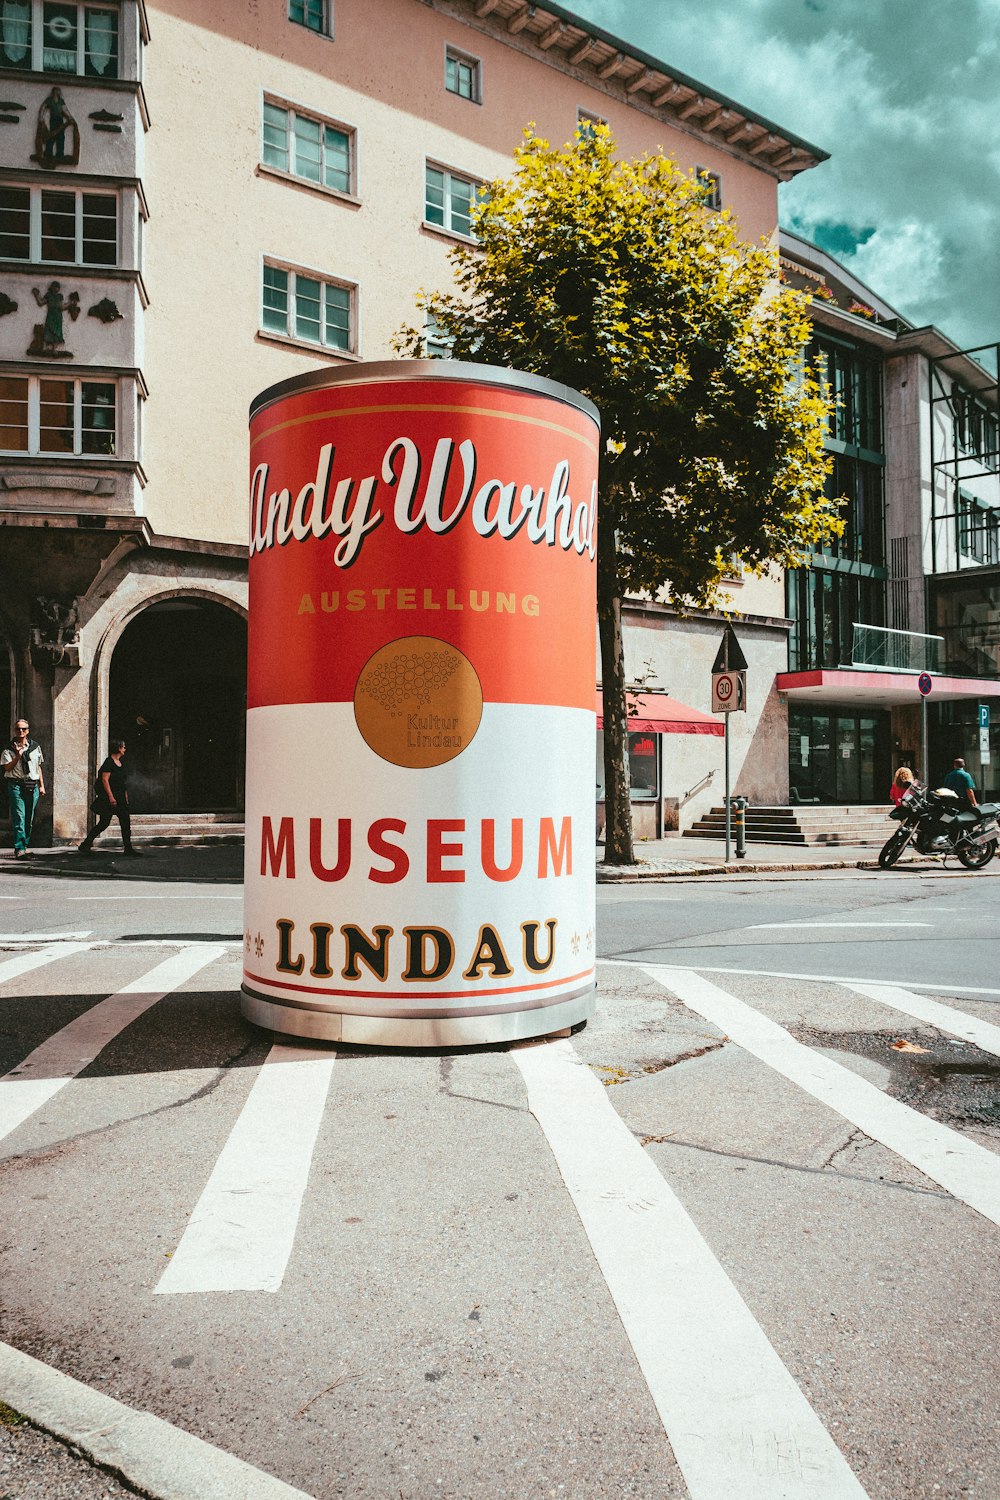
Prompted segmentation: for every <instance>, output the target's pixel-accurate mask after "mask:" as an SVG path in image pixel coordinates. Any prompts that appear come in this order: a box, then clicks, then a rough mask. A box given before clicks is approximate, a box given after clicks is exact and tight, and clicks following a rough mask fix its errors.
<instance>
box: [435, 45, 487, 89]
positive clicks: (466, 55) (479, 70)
mask: <svg viewBox="0 0 1000 1500" xmlns="http://www.w3.org/2000/svg"><path fill="white" fill-rule="evenodd" d="M452 63H453V64H454V65H455V67H456V68H457V69H458V68H468V70H469V76H470V83H471V92H470V93H468V94H463V92H462V90H461V89H460V88H457V89H453V88H451V87H449V84H448V69H449V64H452ZM444 88H445V93H447V94H452V95H454V97H455V98H456V99H464V100H465V101H466V103H467V104H482V102H483V64H482V59H481V58H478V57H473V56H472V54H471V52H463V51H462V50H461V48H460V47H452V46H449V45H446V46H445V49H444Z"/></svg>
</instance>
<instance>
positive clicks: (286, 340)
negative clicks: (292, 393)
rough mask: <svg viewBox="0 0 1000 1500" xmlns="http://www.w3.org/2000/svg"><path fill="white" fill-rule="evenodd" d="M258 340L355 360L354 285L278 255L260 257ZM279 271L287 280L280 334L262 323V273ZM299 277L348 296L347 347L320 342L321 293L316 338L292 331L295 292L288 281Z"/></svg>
mask: <svg viewBox="0 0 1000 1500" xmlns="http://www.w3.org/2000/svg"><path fill="white" fill-rule="evenodd" d="M260 266H261V269H260V337H261V338H264V339H274V340H276V341H277V342H278V343H282V344H294V345H295V347H296V348H298V349H318V350H321V351H322V353H324V354H329V355H332V356H335V357H336V358H338V359H358V358H359V357H360V355H359V348H360V325H359V316H358V307H359V297H358V291H359V289H358V285H357V283H356V282H353V281H346V280H345V279H344V278H343V277H342V276H331V275H330V273H329V272H328V271H317V270H314V269H313V268H311V267H309V266H299V265H296V264H295V263H294V262H293V261H288V260H283V259H282V258H281V257H280V256H275V255H264V256H262V257H261V263H260ZM267 270H272V271H280V272H282V273H284V275H285V276H287V277H289V281H288V283H287V285H286V294H287V302H286V319H285V328H284V330H283V331H282V330H281V329H277V328H268V327H267V326H266V324H265V322H264V289H265V288H264V274H265V271H267ZM296 276H302V277H304V278H305V279H306V280H308V281H318V282H319V283H320V286H321V287H322V288H323V289H324V292H325V288H326V287H336V288H337V289H338V290H340V291H346V292H347V294H348V302H347V319H348V323H347V330H348V339H347V348H346V349H342V348H341V347H340V345H339V344H328V343H325V342H324V340H323V333H324V332H325V329H326V317H325V313H326V302H325V295H324V294H323V293H321V303H320V338H318V339H311V338H307V337H306V336H305V335H304V334H301V333H298V332H297V331H296V329H295V296H296V294H295V289H294V286H293V281H292V278H294V277H296Z"/></svg>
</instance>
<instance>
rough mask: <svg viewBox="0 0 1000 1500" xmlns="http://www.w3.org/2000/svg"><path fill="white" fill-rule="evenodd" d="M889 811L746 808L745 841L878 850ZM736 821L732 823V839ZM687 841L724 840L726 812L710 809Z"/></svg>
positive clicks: (687, 833) (888, 825)
mask: <svg viewBox="0 0 1000 1500" xmlns="http://www.w3.org/2000/svg"><path fill="white" fill-rule="evenodd" d="M888 813H889V808H888V806H886V807H881V806H878V807H870V806H865V807H814V806H801V807H748V808H747V811H746V841H747V843H748V844H792V845H798V846H800V847H803V846H810V845H811V846H818V845H825V846H833V847H836V846H838V845H850V846H851V847H853V848H857V847H859V846H860V847H868V846H873V847H876V848H881V847H882V845H883V844H884V843H885V841H886V839H887V838H888V837H889V834H890V833H891V832H892V824H891V823H890V822H889V817H888ZM735 828H736V819H735V815H734V816H733V820H732V829H733V837H734V838H735V836H736V834H735ZM684 836H685V837H686V838H702V839H706V838H707V839H713V838H718V839H724V838H725V836H726V810H725V808H724V807H713V808H712V809H711V811H710V812H708V813H706V814H704V816H703V817H701V818H699V819H698V821H697V823H695V824H694V825H693V826H692V827H691V828H685V830H684Z"/></svg>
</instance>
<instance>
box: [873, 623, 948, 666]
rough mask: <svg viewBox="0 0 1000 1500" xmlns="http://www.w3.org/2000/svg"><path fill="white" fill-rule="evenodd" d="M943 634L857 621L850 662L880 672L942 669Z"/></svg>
mask: <svg viewBox="0 0 1000 1500" xmlns="http://www.w3.org/2000/svg"><path fill="white" fill-rule="evenodd" d="M943 645H944V637H943V636H940V635H918V634H917V632H916V631H913V630H889V629H887V628H886V627H885V626H883V625H855V626H854V643H853V646H852V649H851V666H852V667H861V668H863V669H864V670H866V671H880V672H939V671H940V670H941V648H942V646H943Z"/></svg>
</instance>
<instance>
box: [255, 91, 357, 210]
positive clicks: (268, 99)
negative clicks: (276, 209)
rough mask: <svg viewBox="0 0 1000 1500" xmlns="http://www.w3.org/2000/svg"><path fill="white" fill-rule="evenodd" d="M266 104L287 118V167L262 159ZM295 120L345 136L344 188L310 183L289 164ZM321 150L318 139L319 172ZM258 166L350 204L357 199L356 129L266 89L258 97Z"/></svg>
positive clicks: (322, 149)
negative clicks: (344, 199) (259, 101)
mask: <svg viewBox="0 0 1000 1500" xmlns="http://www.w3.org/2000/svg"><path fill="white" fill-rule="evenodd" d="M268 105H270V106H271V108H272V109H280V110H284V112H285V114H286V116H287V117H288V120H287V132H286V138H287V141H288V161H289V165H288V166H287V167H279V166H276V165H275V164H274V163H273V162H269V161H265V160H264V146H265V141H264V131H265V129H266V107H267V106H268ZM296 119H300V120H309V121H311V122H312V123H313V124H316V125H319V126H320V128H321V130H322V131H325V130H327V129H330V130H337V131H339V132H340V134H341V135H344V136H346V137H347V159H348V176H347V180H348V186H347V187H346V188H338V187H331V186H330V185H329V184H328V183H326V182H322V181H321V182H314V181H313V179H312V178H311V177H307V176H304V175H303V174H302V173H301V172H297V171H296V170H295V168H294V166H293V165H292V162H293V160H294V154H295V153H294V145H293V141H294V121H295V120H296ZM325 150H326V143H325V140H321V143H320V171H321V173H322V172H323V171H324V167H325ZM260 169H261V171H262V172H272V173H274V175H275V176H276V177H284V178H286V179H287V180H288V181H290V182H297V183H301V184H302V186H304V187H307V188H312V189H314V191H316V192H318V193H330V194H332V195H333V196H334V197H335V198H346V199H348V200H349V201H350V202H351V203H358V202H360V199H359V198H358V196H357V185H358V132H357V129H356V127H355V126H354V125H349V124H348V123H347V122H346V120H335V119H333V118H332V116H330V115H321V114H319V113H318V112H317V111H316V110H314V109H304V108H303V107H302V106H301V105H298V104H295V103H293V101H292V100H291V99H286V98H284V97H283V95H281V94H275V93H270V92H268V91H265V92H264V93H263V94H262V96H261V106H260Z"/></svg>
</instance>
